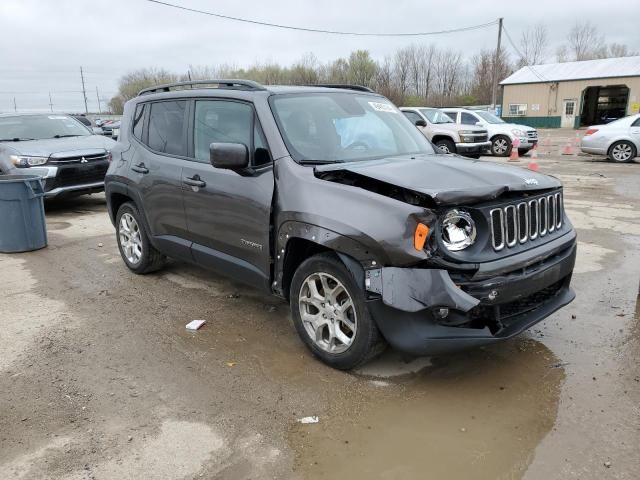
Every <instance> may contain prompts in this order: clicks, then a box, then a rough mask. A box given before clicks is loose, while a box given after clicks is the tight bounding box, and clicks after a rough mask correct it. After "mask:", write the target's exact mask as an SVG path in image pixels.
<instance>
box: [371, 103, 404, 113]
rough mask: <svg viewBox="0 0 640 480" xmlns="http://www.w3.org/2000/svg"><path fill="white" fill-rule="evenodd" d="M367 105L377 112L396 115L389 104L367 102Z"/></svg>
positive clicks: (394, 108) (395, 110) (394, 109)
mask: <svg viewBox="0 0 640 480" xmlns="http://www.w3.org/2000/svg"><path fill="white" fill-rule="evenodd" d="M369 105H371V108H373V109H374V110H375V111H377V112H387V113H398V110H397V109H396V107H394V106H393V105H391V104H390V103H380V102H369Z"/></svg>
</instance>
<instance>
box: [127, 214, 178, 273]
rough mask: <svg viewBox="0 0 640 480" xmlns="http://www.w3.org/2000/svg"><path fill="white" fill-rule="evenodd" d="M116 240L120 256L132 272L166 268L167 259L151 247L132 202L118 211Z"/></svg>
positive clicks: (140, 218) (149, 271)
mask: <svg viewBox="0 0 640 480" xmlns="http://www.w3.org/2000/svg"><path fill="white" fill-rule="evenodd" d="M116 238H117V240H118V250H120V256H122V260H124V263H125V265H126V266H127V267H128V268H129V270H131V271H132V272H134V273H137V274H145V273H151V272H155V271H156V270H159V269H161V268H162V267H163V266H164V264H165V261H166V257H165V256H164V255H162V254H161V253H160V252H159V251H158V250H156V249H155V248H154V247H153V245H151V242H150V241H149V236H148V234H147V231H146V230H145V228H144V222H142V217H141V216H140V213H139V212H138V209H137V208H136V206H135V204H133V203H131V202H127V203H123V204H122V205H121V206H120V208H119V209H118V213H117V215H116Z"/></svg>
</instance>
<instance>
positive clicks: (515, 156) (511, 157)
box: [509, 138, 520, 162]
mask: <svg viewBox="0 0 640 480" xmlns="http://www.w3.org/2000/svg"><path fill="white" fill-rule="evenodd" d="M519 146H520V140H519V139H517V138H514V139H513V142H511V155H509V161H510V162H517V161H519V160H520V155H519V154H518V147H519Z"/></svg>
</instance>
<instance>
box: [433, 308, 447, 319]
mask: <svg viewBox="0 0 640 480" xmlns="http://www.w3.org/2000/svg"><path fill="white" fill-rule="evenodd" d="M433 316H434V317H436V318H437V319H438V320H444V319H445V318H447V317H448V316H449V309H448V308H447V307H436V308H434V309H433Z"/></svg>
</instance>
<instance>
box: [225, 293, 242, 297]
mask: <svg viewBox="0 0 640 480" xmlns="http://www.w3.org/2000/svg"><path fill="white" fill-rule="evenodd" d="M227 298H240V294H239V293H230V294H229V295H227Z"/></svg>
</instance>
